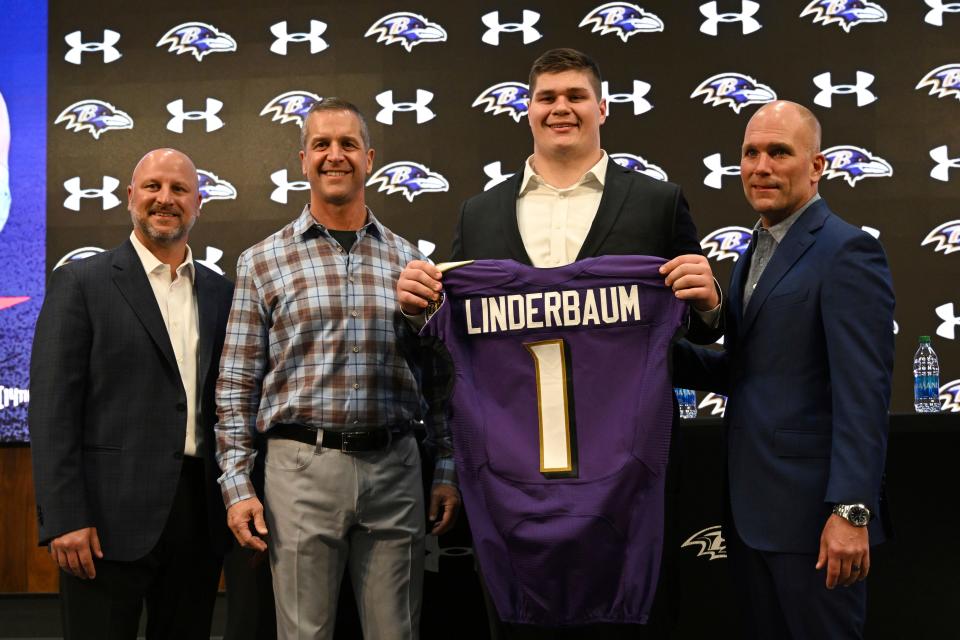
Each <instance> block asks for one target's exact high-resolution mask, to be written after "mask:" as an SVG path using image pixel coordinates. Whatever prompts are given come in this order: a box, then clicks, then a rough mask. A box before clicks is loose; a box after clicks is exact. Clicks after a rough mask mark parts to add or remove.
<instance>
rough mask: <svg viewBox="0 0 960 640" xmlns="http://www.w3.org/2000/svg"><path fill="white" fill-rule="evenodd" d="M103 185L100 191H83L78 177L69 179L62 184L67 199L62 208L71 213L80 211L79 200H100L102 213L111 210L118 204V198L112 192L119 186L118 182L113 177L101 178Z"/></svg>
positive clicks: (91, 189)
mask: <svg viewBox="0 0 960 640" xmlns="http://www.w3.org/2000/svg"><path fill="white" fill-rule="evenodd" d="M101 180H102V182H101V184H102V185H103V186H102V187H101V188H100V189H95V188H92V187H91V188H88V189H84V188H83V187H81V186H80V177H79V176H76V177H73V178H70V179H69V180H67V181H66V182H64V183H63V188H64V189H66V190H67V194H68V195H67V197H66V199H65V200H64V201H63V206H64V207H66V208H67V209H70V210H71V211H80V201H81V200H96V199H98V198H99V199H100V201H101V203H102V208H103V210H104V211H106V210H108V209H113V208H114V207H116V206H117V205H119V204H120V198H118V197H117V196H116V195H115V194H114V193H113V192H114V191H116V189H117V187H119V186H120V181H119V180H117V179H116V178H114V177H113V176H103V178H102V179H101Z"/></svg>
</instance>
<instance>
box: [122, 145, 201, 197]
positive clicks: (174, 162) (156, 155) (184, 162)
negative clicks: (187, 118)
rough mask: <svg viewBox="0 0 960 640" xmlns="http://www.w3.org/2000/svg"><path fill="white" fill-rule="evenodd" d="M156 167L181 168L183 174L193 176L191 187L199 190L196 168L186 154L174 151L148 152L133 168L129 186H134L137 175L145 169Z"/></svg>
mask: <svg viewBox="0 0 960 640" xmlns="http://www.w3.org/2000/svg"><path fill="white" fill-rule="evenodd" d="M156 165H163V166H169V167H179V168H181V169H182V170H183V171H184V173H185V174H189V175H191V176H193V186H194V188H195V189H199V181H198V179H197V168H196V167H195V166H193V160H191V159H190V156H188V155H187V154H185V153H183V152H182V151H177V150H176V149H154V150H153V151H148V152H147V153H146V155H144V156H143V157H142V158H140V162H138V163H137V166H135V167H134V168H133V175H132V176H131V177H130V184H131V185H133V184H136V182H137V174H138V173H140V174H142V173H143V172H144V171H145V170H146V168H152V167H154V166H156Z"/></svg>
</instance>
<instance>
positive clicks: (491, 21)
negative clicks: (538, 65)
mask: <svg viewBox="0 0 960 640" xmlns="http://www.w3.org/2000/svg"><path fill="white" fill-rule="evenodd" d="M522 16H523V17H522V18H521V20H520V22H500V12H499V11H491V12H490V13H487V14H484V16H483V17H482V18H480V21H481V22H483V24H484V25H485V26H486V27H487V30H486V31H484V32H483V36H482V37H481V38H480V39H481V40H482V41H483V42H485V43H487V44H490V45H493V46H495V47H498V46H500V34H503V33H520V34H523V44H530V43H531V42H536V41H537V40H539V39H540V38H542V37H543V34H541V33H540V32H539V31H537V29H536V25H537V22H539V21H540V14H539V13H537V12H536V11H530V10H528V9H524V10H523V14H522Z"/></svg>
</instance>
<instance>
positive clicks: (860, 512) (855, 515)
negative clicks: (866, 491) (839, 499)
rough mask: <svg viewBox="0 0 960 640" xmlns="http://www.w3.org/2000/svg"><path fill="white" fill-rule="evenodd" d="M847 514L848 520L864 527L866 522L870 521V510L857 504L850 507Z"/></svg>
mask: <svg viewBox="0 0 960 640" xmlns="http://www.w3.org/2000/svg"><path fill="white" fill-rule="evenodd" d="M848 515H849V519H850V522H851V523H853V524H855V525H857V526H858V527H865V526H867V522H869V521H870V512H869V511H867V510H866V509H864V508H863V507H861V506H859V505H853V506H852V507H850V513H849V514H848Z"/></svg>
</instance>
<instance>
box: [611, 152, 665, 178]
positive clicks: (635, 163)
mask: <svg viewBox="0 0 960 640" xmlns="http://www.w3.org/2000/svg"><path fill="white" fill-rule="evenodd" d="M610 159H611V160H613V161H614V162H616V163H617V164H618V165H620V166H621V167H623V168H625V169H630V170H631V171H636V172H637V173H642V174H643V175H645V176H647V177H649V178H653V179H654V180H661V181H663V182H666V181H667V172H666V171H664V170H663V169H661V168H660V167H658V166H657V165H655V164H653V163H652V162H650V161H649V160H647V159H645V158H643V157H642V156H638V155H634V154H632V153H611V154H610Z"/></svg>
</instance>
